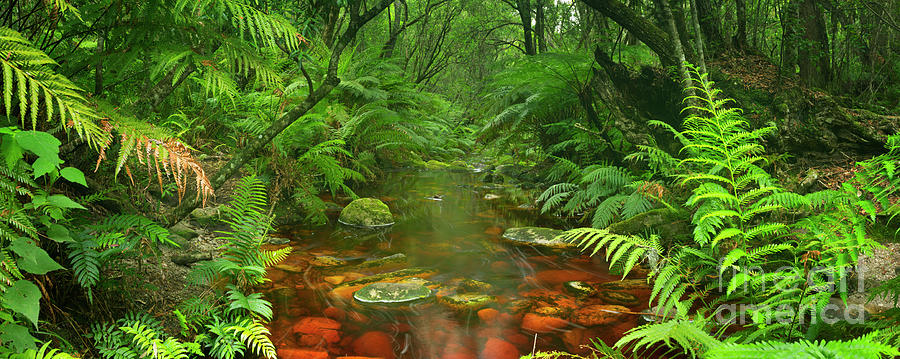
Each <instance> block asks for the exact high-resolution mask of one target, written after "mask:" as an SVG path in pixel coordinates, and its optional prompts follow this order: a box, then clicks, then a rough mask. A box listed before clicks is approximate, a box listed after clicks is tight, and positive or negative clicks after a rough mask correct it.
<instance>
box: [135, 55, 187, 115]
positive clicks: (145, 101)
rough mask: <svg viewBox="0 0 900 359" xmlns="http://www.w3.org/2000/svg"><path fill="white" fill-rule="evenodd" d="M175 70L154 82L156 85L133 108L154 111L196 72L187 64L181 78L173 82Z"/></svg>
mask: <svg viewBox="0 0 900 359" xmlns="http://www.w3.org/2000/svg"><path fill="white" fill-rule="evenodd" d="M177 70H178V69H177V68H173V69H171V70H169V72H168V73H166V76H163V78H161V79H160V80H159V81H158V82H156V85H155V86H153V87H152V88H151V89H150V91H148V93H147V95H145V96H143V97H141V100H140V101H138V102H137V103H136V104H135V108H137V109H146V110H149V111H150V112H153V111H156V108H157V107H158V106H159V105H160V104H162V102H163V101H164V100H165V99H166V98H167V97H169V95H171V94H172V92H173V91H175V89H176V88H178V86H180V85H181V83H182V82H184V80H187V78H188V77H189V76H190V75H191V74H192V73H194V71H197V67H196V66H194V64H193V63H191V64H189V65H188V66H187V68H186V69H185V70H184V72H182V73H181V76H180V77H178V79H177V80H176V81H174V82H173V79H174V78H175V73H176V72H177Z"/></svg>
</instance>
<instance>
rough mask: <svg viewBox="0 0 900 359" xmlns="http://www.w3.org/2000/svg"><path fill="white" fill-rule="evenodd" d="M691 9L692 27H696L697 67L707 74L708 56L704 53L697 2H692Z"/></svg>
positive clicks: (693, 0)
mask: <svg viewBox="0 0 900 359" xmlns="http://www.w3.org/2000/svg"><path fill="white" fill-rule="evenodd" d="M690 7H691V15H692V16H691V20H692V21H691V25H692V26H693V27H694V43H695V45H694V46H695V47H696V48H697V65H699V66H700V71H702V72H703V73H707V71H706V55H705V54H704V53H703V46H704V44H703V33H702V31H701V30H700V18H699V17H698V16H697V0H691V3H690Z"/></svg>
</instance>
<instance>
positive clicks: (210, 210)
mask: <svg viewBox="0 0 900 359" xmlns="http://www.w3.org/2000/svg"><path fill="white" fill-rule="evenodd" d="M191 219H192V220H193V221H194V222H197V224H199V225H201V226H203V227H210V226H214V225H216V224H217V223H218V222H219V207H218V206H213V207H203V208H196V209H194V210H193V211H191Z"/></svg>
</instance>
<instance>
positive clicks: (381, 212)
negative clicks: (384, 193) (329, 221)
mask: <svg viewBox="0 0 900 359" xmlns="http://www.w3.org/2000/svg"><path fill="white" fill-rule="evenodd" d="M338 221H339V222H341V223H343V224H346V225H350V226H357V227H384V226H389V225H392V224H394V216H393V215H391V210H390V209H389V208H388V206H387V205H386V204H384V202H382V201H381V200H379V199H375V198H360V199H357V200H355V201H353V202H350V204H348V205H347V207H344V209H343V210H341V215H340V217H338Z"/></svg>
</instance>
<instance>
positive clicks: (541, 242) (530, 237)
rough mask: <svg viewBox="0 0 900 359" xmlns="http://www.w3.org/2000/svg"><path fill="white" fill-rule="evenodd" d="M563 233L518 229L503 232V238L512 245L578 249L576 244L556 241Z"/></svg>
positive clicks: (544, 229)
mask: <svg viewBox="0 0 900 359" xmlns="http://www.w3.org/2000/svg"><path fill="white" fill-rule="evenodd" d="M561 234H563V231H560V230H558V229H553V228H543V227H516V228H510V229H507V230H506V231H505V232H503V236H502V238H503V239H504V240H505V241H507V242H509V243H512V244H517V245H525V246H536V247H545V248H556V249H569V248H577V247H576V246H575V244H574V243H569V242H564V241H561V240H559V239H556V237H557V236H559V235H561Z"/></svg>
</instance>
